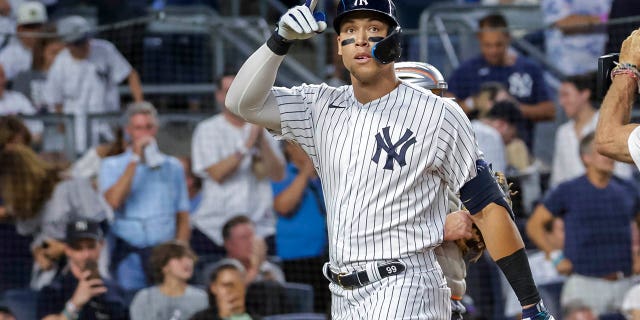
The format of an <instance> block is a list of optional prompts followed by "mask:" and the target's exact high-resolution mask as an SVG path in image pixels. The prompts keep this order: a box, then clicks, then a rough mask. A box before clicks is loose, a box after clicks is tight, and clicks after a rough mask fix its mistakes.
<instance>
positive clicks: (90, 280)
mask: <svg viewBox="0 0 640 320" xmlns="http://www.w3.org/2000/svg"><path fill="white" fill-rule="evenodd" d="M103 243H104V240H103V234H102V229H101V228H100V225H99V224H98V223H96V222H92V221H86V220H79V221H74V222H71V223H69V224H68V225H67V235H66V240H65V249H64V252H65V255H66V257H67V261H68V264H67V266H66V267H65V268H63V269H62V270H61V271H60V273H58V274H57V275H56V277H55V278H54V279H53V281H52V282H51V284H50V285H48V286H46V287H44V288H43V289H42V290H41V291H40V292H39V293H38V312H37V313H38V319H43V317H44V320H76V319H78V320H93V319H110V320H116V319H127V315H128V313H127V307H126V304H125V300H124V298H123V297H124V294H123V292H122V290H121V289H120V288H119V287H117V285H116V284H115V282H113V281H110V280H109V279H107V278H105V277H104V276H101V275H100V273H99V271H98V268H97V261H98V257H100V252H101V251H102V246H103ZM102 279H104V280H102Z"/></svg>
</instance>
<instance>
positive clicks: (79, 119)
mask: <svg viewBox="0 0 640 320" xmlns="http://www.w3.org/2000/svg"><path fill="white" fill-rule="evenodd" d="M58 34H59V35H60V36H61V38H62V41H64V42H65V44H66V48H65V49H64V50H62V51H61V52H60V53H59V54H58V56H57V57H56V59H55V61H54V62H53V65H52V66H51V69H50V70H49V77H48V78H47V82H46V83H45V87H44V99H45V101H46V102H47V104H48V105H50V106H54V107H55V111H56V112H62V113H66V114H73V115H74V116H75V131H76V132H75V136H76V141H75V142H76V150H77V151H78V152H82V151H84V150H85V149H86V147H87V146H88V145H91V144H94V143H97V142H98V140H99V139H98V138H99V137H100V136H102V137H105V138H107V139H109V138H111V136H110V133H109V130H108V127H107V126H106V125H103V124H98V125H94V130H92V132H91V137H87V136H86V131H87V129H86V127H87V115H88V114H95V113H105V112H117V111H118V110H120V95H119V93H118V84H119V83H121V82H123V81H124V80H125V79H126V80H127V81H128V84H129V89H130V90H131V96H132V98H133V100H134V101H135V102H141V101H142V100H143V94H142V85H141V83H140V77H139V76H138V72H137V71H136V70H135V69H133V68H132V67H131V65H130V64H129V62H128V61H127V60H126V59H125V58H124V57H123V56H122V54H120V52H119V51H118V50H117V49H116V47H115V46H114V45H113V44H112V43H110V42H108V41H106V40H102V39H93V38H92V28H91V26H90V25H89V23H88V22H87V20H85V19H84V18H82V17H80V16H70V17H67V18H64V19H62V20H61V21H60V22H59V23H58Z"/></svg>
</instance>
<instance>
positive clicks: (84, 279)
mask: <svg viewBox="0 0 640 320" xmlns="http://www.w3.org/2000/svg"><path fill="white" fill-rule="evenodd" d="M90 276H91V271H89V270H85V271H83V272H82V275H81V279H80V281H79V282H78V286H77V287H76V291H75V292H74V293H73V296H72V297H71V303H73V305H74V306H76V307H77V308H82V307H83V306H84V305H85V304H86V303H87V302H89V300H91V298H93V297H95V296H98V295H101V294H103V293H105V292H107V287H105V286H104V282H102V279H89V277H90Z"/></svg>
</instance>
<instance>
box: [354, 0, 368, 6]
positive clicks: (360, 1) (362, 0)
mask: <svg viewBox="0 0 640 320" xmlns="http://www.w3.org/2000/svg"><path fill="white" fill-rule="evenodd" d="M368 5H369V1H367V0H355V1H354V2H353V6H354V7H355V6H368Z"/></svg>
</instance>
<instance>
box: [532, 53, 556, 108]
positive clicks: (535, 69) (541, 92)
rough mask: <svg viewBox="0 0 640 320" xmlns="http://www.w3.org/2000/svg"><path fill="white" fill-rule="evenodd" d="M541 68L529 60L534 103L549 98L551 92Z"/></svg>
mask: <svg viewBox="0 0 640 320" xmlns="http://www.w3.org/2000/svg"><path fill="white" fill-rule="evenodd" d="M541 70H542V68H540V66H539V65H538V64H537V63H535V62H531V72H530V73H531V76H532V77H533V92H532V97H533V100H534V103H540V102H543V101H548V100H551V94H550V93H549V87H548V86H547V82H546V81H545V80H544V74H543V73H542V71H541Z"/></svg>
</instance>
